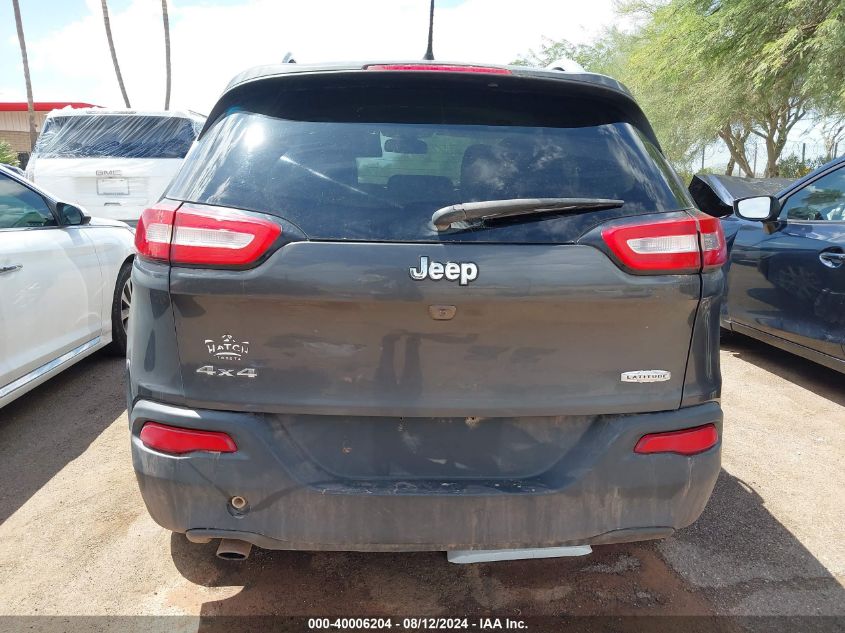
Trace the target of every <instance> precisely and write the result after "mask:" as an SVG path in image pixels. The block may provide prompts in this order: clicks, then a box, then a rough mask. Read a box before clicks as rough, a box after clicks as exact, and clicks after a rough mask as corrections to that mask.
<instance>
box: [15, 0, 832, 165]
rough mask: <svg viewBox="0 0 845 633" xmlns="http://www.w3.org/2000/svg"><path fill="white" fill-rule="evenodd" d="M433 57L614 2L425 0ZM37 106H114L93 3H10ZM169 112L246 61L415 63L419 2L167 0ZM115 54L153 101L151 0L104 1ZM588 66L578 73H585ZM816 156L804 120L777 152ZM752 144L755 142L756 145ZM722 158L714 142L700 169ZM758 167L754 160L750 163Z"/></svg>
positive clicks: (584, 33)
mask: <svg viewBox="0 0 845 633" xmlns="http://www.w3.org/2000/svg"><path fill="white" fill-rule="evenodd" d="M436 1H437V5H436V6H437V10H436V14H435V36H434V53H435V57H436V58H437V59H438V60H442V61H460V62H480V63H484V62H487V63H496V64H507V63H509V62H511V61H513V60H514V59H515V58H516V57H517V56H519V55H520V54H524V53H527V52H528V51H529V50H530V49H532V48H534V49H536V48H538V47H539V46H540V44H541V43H542V41H543V38H550V39H554V40H559V39H562V38H565V39H568V40H570V41H571V42H573V43H587V42H590V41H591V40H593V39H594V38H595V37H596V36H597V35H599V34H600V32H601V31H602V30H603V29H604V28H606V27H608V26H611V25H613V24H619V25H621V26H623V28H624V26H625V24H624V22H622V21H620V18H619V17H618V16H617V15H616V14H615V12H614V8H613V5H614V0H518V1H515V0H436ZM20 5H21V14H22V19H23V25H24V32H25V35H26V40H27V49H28V53H29V61H30V71H31V75H32V86H33V93H34V96H35V100H36V101H84V102H88V103H93V104H96V105H102V106H107V107H109V106H110V107H123V102H122V99H121V96H120V91H119V88H118V85H117V80H116V78H115V74H114V69H113V66H112V62H111V57H110V55H109V50H108V44H107V41H106V35H105V29H104V26H103V17H102V11H101V8H100V0H20ZM168 6H169V8H170V9H169V12H170V29H171V46H172V54H171V59H172V65H173V87H172V97H171V107H172V108H173V109H178V108H182V109H190V110H194V111H197V112H201V113H204V114H205V113H208V112H209V111H210V110H211V108H212V106H213V105H214V103H215V101H216V99H217V97H218V96H219V95H220V93H221V92H222V90H223V89H224V88H225V87H226V84H227V83H228V82H229V80H230V79H231V78H232V77H234V76H235V75H236V74H238V73H239V72H241V71H243V70H245V69H246V68H249V67H251V66H255V65H260V64H268V63H274V62H279V61H281V60H282V58H283V57H284V55H285V53H287V52H288V51H291V52H293V53H294V55H295V57H296V59H297V60H298V61H299V62H300V63H309V62H315V63H316V62H326V61H350V60H360V61H374V60H413V59H420V58H421V57H422V55H423V53H424V51H425V47H426V43H427V36H428V6H429V3H428V0H357V1H356V0H297V1H294V0H168ZM109 8H110V17H111V24H112V33H113V35H114V40H115V46H116V48H117V55H118V60H119V62H120V66H121V71H122V73H123V77H124V81H125V83H126V88H127V92H128V94H129V98H130V102H131V105H132V107H133V108H137V109H150V110H157V109H162V108H163V106H164V91H165V74H164V36H163V26H162V19H161V2H160V0H109ZM0 60H2V61H0V101H24V100H25V99H26V91H25V86H24V81H23V71H22V65H21V58H20V48H19V44H18V39H17V33H16V31H15V21H14V15H13V12H12V3H11V2H8V1H7V0H0ZM587 70H589V69H587ZM804 143H807V145H808V147H807V156H808V157H812V156H815V155H817V154H818V153H820V152H821V141H820V140H819V138H818V135H817V134H816V133H815V132H814V131H813V130H812V128H811V126H810V125H809V124H803V125H800V126H797V127H796V129H795V130H794V131H793V133H792V134H791V135H790V141H789V143H788V146H787V150H786V151H785V152H784V156H786V155H788V154H790V153H797V154H799V155H800V153H801V148H802V144H804ZM758 149H760V148H758ZM727 160H728V154H727V152H726V150H725V148H724V146H723V144H721V143H714V144H713V145H712V146H711V147H709V148H708V149H707V151H706V152H705V165H706V166H708V167H713V168H720V167H723V166H724V165H725V163H726V162H727ZM760 163H761V164H760V165H759V168H760V169H761V170H762V168H763V163H764V161H763V160H762V159H761V160H760Z"/></svg>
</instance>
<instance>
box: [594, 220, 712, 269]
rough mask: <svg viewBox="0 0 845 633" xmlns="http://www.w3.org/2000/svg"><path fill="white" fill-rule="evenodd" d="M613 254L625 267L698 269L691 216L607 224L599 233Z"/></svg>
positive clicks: (696, 238) (696, 242)
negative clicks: (613, 224)
mask: <svg viewBox="0 0 845 633" xmlns="http://www.w3.org/2000/svg"><path fill="white" fill-rule="evenodd" d="M601 236H602V238H603V239H604V241H605V243H606V244H607V245H608V246H609V247H610V250H611V251H613V254H614V255H616V257H618V258H619V260H620V261H621V262H622V263H623V264H624V265H625V266H627V267H628V268H632V269H634V270H643V271H667V272H668V271H671V272H677V273H684V272H687V273H689V272H698V270H700V269H701V253H700V252H699V246H698V224H697V223H696V221H695V220H694V219H693V218H689V217H687V218H680V219H677V220H660V221H657V222H648V223H638V224H622V225H618V226H610V227H607V228H606V229H604V230H603V231H602V232H601Z"/></svg>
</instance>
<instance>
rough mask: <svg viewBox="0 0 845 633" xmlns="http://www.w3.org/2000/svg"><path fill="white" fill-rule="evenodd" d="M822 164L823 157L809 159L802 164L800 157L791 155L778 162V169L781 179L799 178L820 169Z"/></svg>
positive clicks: (823, 161)
mask: <svg viewBox="0 0 845 633" xmlns="http://www.w3.org/2000/svg"><path fill="white" fill-rule="evenodd" d="M824 163H825V159H824V158H823V157H818V158H811V159H810V160H806V161H803V162H802V161H801V157H800V156H798V155H797V154H791V155H789V156H787V157H786V158H782V159H780V160H779V161H778V169H779V173H780V175H781V176H782V177H783V178H801V177H802V176H806V175H807V174H809V173H810V172H811V171H813V170H814V169H817V168H818V167H821V166H822V165H824Z"/></svg>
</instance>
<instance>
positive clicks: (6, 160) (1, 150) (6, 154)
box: [0, 140, 18, 167]
mask: <svg viewBox="0 0 845 633" xmlns="http://www.w3.org/2000/svg"><path fill="white" fill-rule="evenodd" d="M0 163H3V164H4V165H12V166H14V167H17V166H18V155H17V153H16V152H15V151H14V150H13V149H12V146H11V145H10V144H9V143H7V142H6V141H4V140H0Z"/></svg>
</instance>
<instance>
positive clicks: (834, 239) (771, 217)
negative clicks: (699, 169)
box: [690, 157, 845, 372]
mask: <svg viewBox="0 0 845 633" xmlns="http://www.w3.org/2000/svg"><path fill="white" fill-rule="evenodd" d="M772 184H773V183H772V182H771V181H748V180H745V181H743V180H740V179H733V178H726V177H719V176H696V178H695V179H694V180H693V183H692V184H691V185H690V191H691V193H692V194H693V196H694V197H695V199H696V201H697V202H698V204H699V206H700V207H702V209H703V210H705V211H707V212H709V213H712V214H714V215H722V216H723V217H722V226H723V227H724V230H725V236H726V239H727V243H728V249H729V254H730V257H729V260H728V262H727V264H726V271H727V280H728V282H727V292H726V296H725V301H724V302H723V304H722V312H721V324H722V327H723V328H725V329H727V330H730V331H733V332H739V333H741V334H745V335H748V336H751V337H754V338H756V339H759V340H761V341H764V342H766V343H770V344H771V345H775V346H777V347H780V348H782V349H784V350H787V351H789V352H792V353H794V354H798V355H799V356H802V357H804V358H807V359H810V360H813V361H815V362H817V363H821V364H822V365H825V366H827V367H830V368H832V369H835V370H837V371H840V372H845V157H841V158H837V159H835V160H833V161H831V162H830V163H828V164H826V165H824V166H823V167H820V168H819V169H817V170H815V171H814V172H812V173H811V174H809V175H807V176H805V177H804V178H801V179H800V180H798V181H795V182H793V183H791V184H789V185H786V186H785V187H783V183H782V182H779V183H778V182H776V183H774V187H773V186H772ZM767 188H768V189H769V190H770V191H771V190H772V189H773V188H774V190H775V191H776V192H775V193H774V195H760V194H761V193H764V192H766V189H767ZM731 207H733V208H731Z"/></svg>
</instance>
